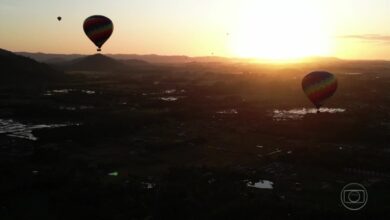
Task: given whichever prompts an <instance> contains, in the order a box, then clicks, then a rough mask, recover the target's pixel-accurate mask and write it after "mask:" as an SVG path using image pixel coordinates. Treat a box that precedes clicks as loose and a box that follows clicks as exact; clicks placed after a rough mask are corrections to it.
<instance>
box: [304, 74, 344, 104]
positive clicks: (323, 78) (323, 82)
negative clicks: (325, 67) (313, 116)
mask: <svg viewBox="0 0 390 220" xmlns="http://www.w3.org/2000/svg"><path fill="white" fill-rule="evenodd" d="M302 88H303V91H304V92H305V93H306V95H307V97H308V98H309V99H310V101H311V102H312V103H313V104H314V105H315V106H316V107H317V108H320V107H321V106H322V104H323V102H324V101H325V100H326V99H328V98H330V97H332V96H333V94H334V93H335V92H336V90H337V79H336V77H335V76H334V75H333V74H331V73H328V72H325V71H316V72H312V73H309V74H308V75H306V76H305V78H303V80H302Z"/></svg>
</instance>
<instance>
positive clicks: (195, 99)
mask: <svg viewBox="0 0 390 220" xmlns="http://www.w3.org/2000/svg"><path fill="white" fill-rule="evenodd" d="M85 66H86V65H84V66H83V67H85ZM58 68H61V67H58ZM70 69H71V68H69V67H68V66H67V67H66V69H65V70H66V74H67V76H68V77H69V78H67V79H66V80H64V81H62V82H56V83H47V84H45V85H40V86H39V88H36V87H34V88H32V87H28V86H26V87H23V88H14V87H12V86H8V85H2V86H1V88H0V175H1V176H0V219H1V220H8V219H112V220H114V219H389V217H390V212H389V210H388V207H389V204H390V188H389V186H390V184H389V183H390V146H389V143H388V141H389V132H390V90H389V88H390V63H375V62H370V63H364V62H356V63H355V62H348V63H338V62H335V63H331V64H329V63H320V64H313V63H311V64H300V65H294V64H291V65H285V66H283V65H257V64H220V63H209V64H201V63H187V64H178V65H168V64H164V65H155V64H153V65H150V66H148V67H145V66H141V67H140V66H137V67H134V66H133V67H132V68H129V69H128V70H124V69H121V70H118V71H117V72H110V71H107V70H106V71H104V72H99V71H93V72H92V71H88V70H83V71H77V70H70ZM318 69H324V70H328V71H332V72H334V73H335V74H336V76H337V78H338V80H339V89H338V91H337V93H336V95H335V96H334V97H333V98H332V99H330V100H329V101H328V102H327V104H326V107H328V108H324V109H323V112H321V113H319V114H316V113H315V111H314V109H312V105H311V104H310V103H309V101H308V100H307V98H306V97H305V95H304V93H303V92H302V90H301V80H302V78H303V77H304V75H305V73H308V72H310V71H312V70H318ZM351 182H357V183H361V184H363V185H364V186H365V187H366V188H367V190H368V195H369V199H368V203H367V205H366V207H365V208H363V209H362V210H360V211H355V212H352V211H349V210H347V209H345V208H344V207H343V206H342V204H341V202H340V192H341V190H342V188H343V187H344V186H345V185H346V184H348V183H351ZM255 183H257V184H255ZM267 183H268V185H267ZM270 183H272V184H270Z"/></svg>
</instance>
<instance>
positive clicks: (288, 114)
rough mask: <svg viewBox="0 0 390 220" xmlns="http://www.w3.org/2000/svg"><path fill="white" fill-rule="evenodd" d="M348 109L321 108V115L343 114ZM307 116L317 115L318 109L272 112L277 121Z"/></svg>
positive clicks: (276, 110)
mask: <svg viewBox="0 0 390 220" xmlns="http://www.w3.org/2000/svg"><path fill="white" fill-rule="evenodd" d="M345 111H346V109H343V108H320V111H319V112H320V113H330V114H336V113H343V112H345ZM307 114H317V109H316V108H308V109H307V108H301V109H290V110H278V109H275V110H274V111H273V112H272V117H273V119H274V120H275V121H287V120H300V119H302V118H303V117H305V115H307Z"/></svg>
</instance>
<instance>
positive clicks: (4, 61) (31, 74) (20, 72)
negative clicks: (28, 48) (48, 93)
mask: <svg viewBox="0 0 390 220" xmlns="http://www.w3.org/2000/svg"><path fill="white" fill-rule="evenodd" d="M0 69H1V74H0V83H2V84H4V83H17V84H26V83H28V84H32V83H39V82H41V83H45V82H48V81H53V80H59V79H62V78H64V76H63V75H62V74H61V73H60V72H59V71H56V70H54V69H52V68H51V67H50V66H48V65H46V64H43V63H39V62H37V61H35V60H33V59H30V58H27V57H23V56H20V55H16V54H14V53H12V52H10V51H7V50H3V49H0Z"/></svg>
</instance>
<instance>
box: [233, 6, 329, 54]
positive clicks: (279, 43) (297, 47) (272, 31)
mask: <svg viewBox="0 0 390 220" xmlns="http://www.w3.org/2000/svg"><path fill="white" fill-rule="evenodd" d="M321 14H322V13H321V10H320V9H319V7H318V6H317V7H316V6H315V5H313V4H311V1H307V0H299V1H283V0H272V1H258V0H247V1H243V7H242V8H241V10H240V15H239V18H238V20H237V23H236V25H235V27H234V30H235V31H234V34H233V35H232V38H231V42H230V44H231V49H232V53H233V54H235V55H237V56H240V57H254V58H261V59H277V60H288V59H297V58H303V57H307V56H326V55H329V54H330V50H331V49H330V39H331V38H330V34H329V32H328V30H327V29H328V28H327V27H326V23H325V22H324V16H323V15H321Z"/></svg>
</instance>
